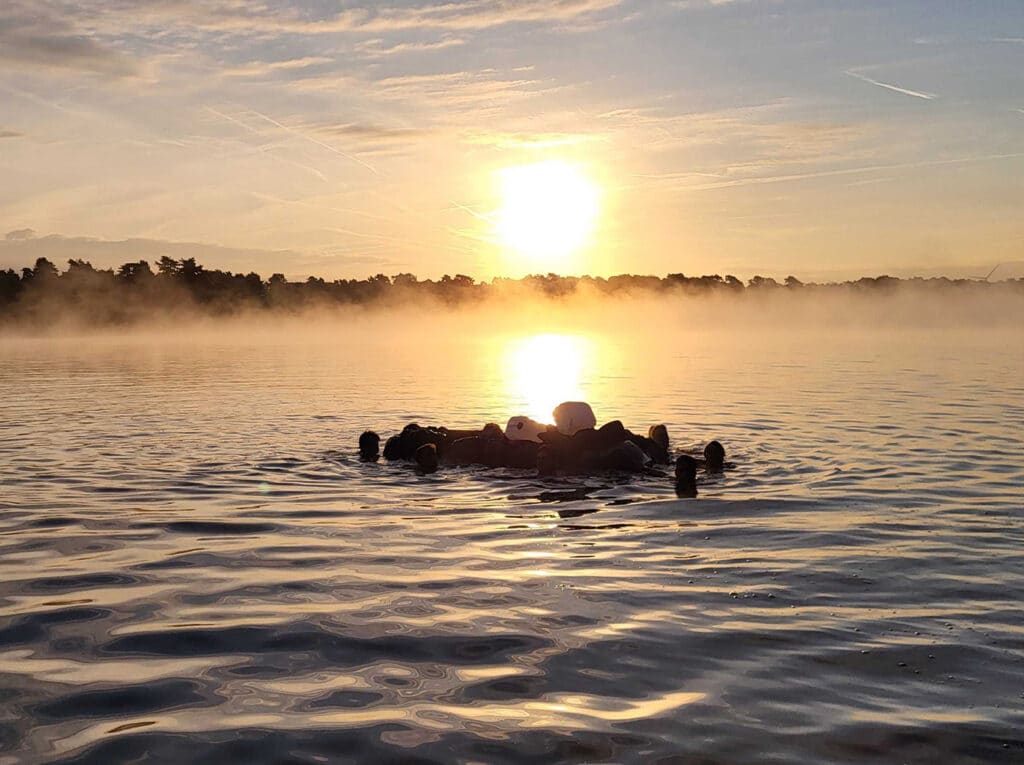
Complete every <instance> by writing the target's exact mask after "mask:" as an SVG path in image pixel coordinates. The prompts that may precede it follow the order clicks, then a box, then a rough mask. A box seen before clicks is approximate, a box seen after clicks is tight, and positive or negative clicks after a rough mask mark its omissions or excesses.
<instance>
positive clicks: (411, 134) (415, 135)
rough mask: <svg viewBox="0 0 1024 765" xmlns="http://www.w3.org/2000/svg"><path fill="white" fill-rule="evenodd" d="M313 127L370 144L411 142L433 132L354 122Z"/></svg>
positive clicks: (329, 133) (326, 133)
mask: <svg viewBox="0 0 1024 765" xmlns="http://www.w3.org/2000/svg"><path fill="white" fill-rule="evenodd" d="M314 129H315V130H317V131H318V132H320V133H323V134H325V135H329V136H337V137H339V138H345V139H348V140H350V141H353V142H355V143H360V144H369V145H372V146H379V145H382V144H404V143H411V142H413V141H417V140H419V139H421V138H425V137H427V136H430V135H433V134H434V133H435V131H433V130H425V129H421V128H403V127H387V126H384V125H371V124H365V123H355V122H347V123H345V122H343V123H339V124H326V125H317V126H314Z"/></svg>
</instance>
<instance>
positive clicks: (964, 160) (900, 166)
mask: <svg viewBox="0 0 1024 765" xmlns="http://www.w3.org/2000/svg"><path fill="white" fill-rule="evenodd" d="M1022 157H1024V152H1016V153H1011V154H985V155H979V156H970V157H954V158H951V159H935V160H924V161H921V162H900V163H895V164H890V165H866V166H863V167H847V168H839V169H835V170H822V171H819V172H812V173H791V174H785V175H769V176H758V177H751V178H735V179H731V180H722V181H716V182H713V183H705V184H700V185H689V186H688V188H690V189H691V190H694V191H710V190H714V189H724V188H731V187H737V186H757V185H762V184H769V183H787V182H792V181H804V180H813V179H815V178H833V177H841V176H845V175H861V174H866V173H876V172H889V171H892V170H912V169H918V168H927V167H943V166H946V165H966V164H972V163H975V162H995V161H998V160H1004V159H1020V158H1022Z"/></svg>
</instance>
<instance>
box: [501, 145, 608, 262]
mask: <svg viewBox="0 0 1024 765" xmlns="http://www.w3.org/2000/svg"><path fill="white" fill-rule="evenodd" d="M500 177H501V194H502V206H501V209H500V210H498V216H497V220H496V221H495V229H496V233H497V235H498V239H499V241H500V242H501V243H502V244H503V245H505V246H506V247H508V248H509V249H511V250H513V251H514V252H516V253H517V254H519V255H522V256H525V257H528V258H530V259H533V260H537V261H547V260H560V259H563V258H565V257H566V256H568V255H570V254H572V253H573V252H575V251H576V250H578V249H579V248H580V247H582V246H583V245H584V244H585V243H586V242H587V239H588V238H589V237H590V235H591V233H592V232H593V229H594V223H595V221H596V219H597V213H598V193H597V188H596V187H595V186H594V184H593V183H592V182H591V181H590V180H588V179H587V178H586V176H584V175H583V174H582V173H581V172H580V171H579V170H578V169H577V168H576V167H574V166H573V165H570V164H569V163H567V162H563V161H561V160H550V161H547V162H538V163H536V164H533V165H519V166H517V167H509V168H505V169H504V170H502V171H501V173H500Z"/></svg>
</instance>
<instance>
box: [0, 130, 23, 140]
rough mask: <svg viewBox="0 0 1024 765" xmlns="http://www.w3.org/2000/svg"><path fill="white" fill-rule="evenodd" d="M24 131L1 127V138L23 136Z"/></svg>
mask: <svg viewBox="0 0 1024 765" xmlns="http://www.w3.org/2000/svg"><path fill="white" fill-rule="evenodd" d="M23 135H24V133H19V132H18V131H16V130H4V129H3V128H0V139H2V138H21V137H22V136H23Z"/></svg>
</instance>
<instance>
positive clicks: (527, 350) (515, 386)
mask: <svg viewBox="0 0 1024 765" xmlns="http://www.w3.org/2000/svg"><path fill="white" fill-rule="evenodd" d="M506 348H507V350H506V351H505V354H504V355H505V358H506V359H507V360H508V374H507V375H506V379H507V380H508V381H509V383H510V387H511V390H510V391H509V393H510V394H511V396H510V398H511V399H512V400H513V401H519V402H521V404H520V405H521V406H524V407H525V410H524V411H516V412H513V414H525V415H526V416H527V417H530V418H532V419H534V420H537V421H538V422H544V423H551V422H552V421H553V420H552V417H551V412H552V410H553V409H554V408H555V407H556V406H557V405H558V404H560V403H562V402H563V401H586V396H585V394H586V391H585V390H584V387H583V384H582V380H583V377H584V371H585V368H587V367H589V366H590V362H591V356H592V353H593V348H592V344H591V342H590V341H589V340H588V339H587V338H585V337H581V336H579V335H551V334H546V335H530V336H528V337H517V338H514V339H512V340H510V341H509V343H508V344H507V345H506Z"/></svg>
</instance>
